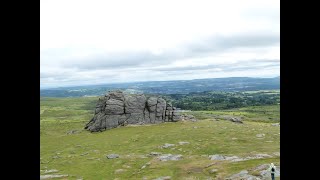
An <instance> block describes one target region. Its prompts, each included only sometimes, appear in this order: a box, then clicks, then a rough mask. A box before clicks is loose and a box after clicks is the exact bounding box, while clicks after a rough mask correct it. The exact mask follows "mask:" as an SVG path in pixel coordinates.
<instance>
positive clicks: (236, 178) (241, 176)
mask: <svg viewBox="0 0 320 180" xmlns="http://www.w3.org/2000/svg"><path fill="white" fill-rule="evenodd" d="M226 180H261V179H260V178H259V177H257V176H253V175H250V174H248V171H247V170H243V171H241V172H239V173H237V174H234V175H232V176H230V177H228V178H226Z"/></svg>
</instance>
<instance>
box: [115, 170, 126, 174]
mask: <svg viewBox="0 0 320 180" xmlns="http://www.w3.org/2000/svg"><path fill="white" fill-rule="evenodd" d="M125 171H127V170H125V169H117V170H115V171H114V173H115V174H120V173H123V172H125Z"/></svg>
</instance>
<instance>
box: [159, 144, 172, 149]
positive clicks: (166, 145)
mask: <svg viewBox="0 0 320 180" xmlns="http://www.w3.org/2000/svg"><path fill="white" fill-rule="evenodd" d="M173 146H175V145H174V144H168V143H165V144H164V145H163V146H161V147H162V148H165V149H166V148H169V147H173Z"/></svg>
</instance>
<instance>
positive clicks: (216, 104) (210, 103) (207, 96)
mask: <svg viewBox="0 0 320 180" xmlns="http://www.w3.org/2000/svg"><path fill="white" fill-rule="evenodd" d="M166 99H170V100H171V101H172V103H173V104H174V105H175V106H176V107H179V108H181V109H186V110H193V111H199V110H208V111H210V110H221V109H232V108H240V107H246V106H262V105H273V104H278V103H280V92H279V91H256V92H250V91H247V92H210V91H206V92H195V93H189V94H170V95H166Z"/></svg>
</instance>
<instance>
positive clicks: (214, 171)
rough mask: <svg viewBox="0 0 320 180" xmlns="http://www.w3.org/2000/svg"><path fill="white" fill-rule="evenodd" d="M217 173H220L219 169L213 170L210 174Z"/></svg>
mask: <svg viewBox="0 0 320 180" xmlns="http://www.w3.org/2000/svg"><path fill="white" fill-rule="evenodd" d="M216 172H218V169H211V170H210V171H209V173H210V174H213V173H216Z"/></svg>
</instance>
